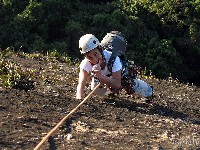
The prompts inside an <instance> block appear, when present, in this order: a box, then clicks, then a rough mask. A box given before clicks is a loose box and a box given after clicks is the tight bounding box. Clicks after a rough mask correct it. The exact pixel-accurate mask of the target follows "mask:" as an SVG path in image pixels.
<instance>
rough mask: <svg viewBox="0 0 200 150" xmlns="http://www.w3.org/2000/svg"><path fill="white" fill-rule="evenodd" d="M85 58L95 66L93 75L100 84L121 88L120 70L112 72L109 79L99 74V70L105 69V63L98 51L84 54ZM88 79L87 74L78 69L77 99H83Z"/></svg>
mask: <svg viewBox="0 0 200 150" xmlns="http://www.w3.org/2000/svg"><path fill="white" fill-rule="evenodd" d="M85 57H86V58H87V59H89V61H90V62H91V63H92V64H93V65H95V67H94V70H93V72H94V75H95V76H96V77H97V78H98V79H99V80H100V82H101V84H106V85H107V87H108V88H113V89H119V88H120V87H121V70H119V71H116V72H113V73H112V75H111V76H110V77H107V76H105V75H102V74H101V70H102V69H104V67H105V65H106V64H105V62H104V60H103V57H102V54H101V53H100V51H99V50H98V49H97V48H95V49H93V50H91V51H89V52H87V53H86V54H85ZM88 77H89V73H88V72H87V71H85V70H83V69H80V72H79V81H78V86H77V93H76V98H77V99H83V97H84V88H85V85H86V81H87V79H88Z"/></svg>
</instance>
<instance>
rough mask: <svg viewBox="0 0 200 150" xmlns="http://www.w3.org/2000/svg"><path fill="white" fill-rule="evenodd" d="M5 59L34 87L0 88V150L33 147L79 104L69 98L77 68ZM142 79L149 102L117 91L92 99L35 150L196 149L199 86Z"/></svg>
mask: <svg viewBox="0 0 200 150" xmlns="http://www.w3.org/2000/svg"><path fill="white" fill-rule="evenodd" d="M9 60H10V61H12V62H14V63H16V64H18V65H20V66H21V67H22V68H24V69H29V70H30V69H32V70H33V74H32V81H34V86H33V85H31V86H30V87H29V84H27V83H24V85H23V83H22V82H21V84H22V85H18V86H16V88H12V89H6V88H4V87H0V101H1V104H0V118H1V126H0V147H1V149H8V150H13V149H33V148H34V147H35V146H36V145H37V144H38V143H39V142H40V141H41V140H42V138H43V137H44V136H45V135H46V134H47V133H48V132H49V131H50V130H51V129H52V128H53V127H54V126H55V125H56V124H57V123H58V122H60V120H61V119H62V118H63V117H64V116H66V115H67V114H68V113H69V112H70V111H71V110H72V109H73V108H75V107H76V106H77V105H78V104H79V103H80V102H81V101H79V100H76V99H75V90H76V86H77V77H78V73H77V68H76V67H74V66H73V65H68V64H67V63H65V62H62V61H58V60H53V59H48V57H43V58H42V57H35V58H29V57H26V56H22V55H16V54H13V55H12V56H11V57H10V58H9ZM143 80H145V81H147V82H148V83H150V84H152V85H153V86H154V90H155V97H154V98H153V101H152V102H150V103H147V102H146V101H145V99H144V98H140V97H137V96H128V95H125V94H123V92H122V93H121V94H120V95H118V96H112V97H111V96H110V97H108V96H107V97H98V96H93V97H92V98H90V100H88V101H87V102H86V103H85V104H83V105H82V106H81V107H80V108H79V109H78V111H77V112H76V113H75V114H73V115H72V116H71V118H69V119H68V120H66V122H64V124H63V125H62V126H60V128H59V129H58V130H56V131H55V132H54V134H52V136H51V137H50V138H49V139H48V140H47V141H46V142H45V143H44V144H43V145H42V147H41V149H50V150H56V149H57V150H65V149H97V150H101V149H113V150H115V149H131V150H132V149H133V150H135V149H136V150H138V149H141V150H143V149H155V150H158V149H159V150H161V149H162V150H171V149H180V150H181V149H191V150H192V149H200V119H199V118H200V100H199V99H200V88H199V87H196V86H190V85H187V84H182V83H180V82H178V81H177V80H172V79H168V80H158V79H154V78H153V79H151V78H148V79H145V78H143ZM30 84H31V83H30ZM86 91H87V94H88V93H89V92H90V91H89V89H86Z"/></svg>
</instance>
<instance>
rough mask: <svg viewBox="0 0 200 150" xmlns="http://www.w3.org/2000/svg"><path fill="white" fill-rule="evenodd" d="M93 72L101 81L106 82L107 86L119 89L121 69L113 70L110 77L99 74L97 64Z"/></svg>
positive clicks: (99, 70)
mask: <svg viewBox="0 0 200 150" xmlns="http://www.w3.org/2000/svg"><path fill="white" fill-rule="evenodd" d="M93 72H94V73H95V76H97V78H98V79H99V80H100V81H101V83H104V84H106V85H107V86H108V87H109V88H110V87H111V88H113V89H119V88H120V87H121V70H119V71H116V72H113V73H112V76H111V77H107V76H104V75H102V74H101V69H100V66H99V65H97V66H95V69H94V71H93Z"/></svg>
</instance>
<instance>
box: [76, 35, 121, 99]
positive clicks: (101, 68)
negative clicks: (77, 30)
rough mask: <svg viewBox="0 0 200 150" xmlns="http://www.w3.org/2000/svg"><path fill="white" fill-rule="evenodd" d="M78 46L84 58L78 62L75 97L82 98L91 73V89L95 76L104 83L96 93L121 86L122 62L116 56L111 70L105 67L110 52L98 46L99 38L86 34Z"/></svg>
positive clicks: (103, 92)
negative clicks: (78, 70)
mask: <svg viewBox="0 0 200 150" xmlns="http://www.w3.org/2000/svg"><path fill="white" fill-rule="evenodd" d="M79 48H80V52H81V54H84V56H85V59H84V60H82V62H81V64H80V72H79V80H78V86H77V93H76V98H77V99H83V97H84V89H85V85H86V81H87V79H88V77H89V76H90V73H92V74H93V78H92V82H91V89H93V88H94V87H95V85H96V82H95V81H96V78H98V80H99V81H100V82H101V83H102V85H105V87H100V88H99V89H98V90H97V91H96V94H98V95H101V96H102V95H105V93H106V92H108V91H109V89H110V90H114V89H120V88H121V70H122V64H121V61H120V58H119V57H116V59H115V61H114V64H113V67H112V72H110V71H109V70H108V68H107V63H108V61H109V58H110V56H111V52H110V51H107V50H104V49H102V48H101V46H100V42H99V40H98V39H97V38H96V37H95V36H94V35H92V34H86V35H84V36H82V37H81V38H80V40H79Z"/></svg>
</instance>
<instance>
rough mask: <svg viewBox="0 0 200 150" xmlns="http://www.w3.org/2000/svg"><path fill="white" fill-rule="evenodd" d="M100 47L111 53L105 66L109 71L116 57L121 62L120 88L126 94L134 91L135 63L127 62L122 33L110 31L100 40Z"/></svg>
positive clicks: (124, 40)
mask: <svg viewBox="0 0 200 150" xmlns="http://www.w3.org/2000/svg"><path fill="white" fill-rule="evenodd" d="M100 45H101V47H103V48H104V49H106V50H108V51H111V52H112V54H111V56H110V59H109V61H108V64H107V67H108V70H109V71H110V72H112V67H113V64H114V61H115V59H116V57H117V56H118V57H119V58H120V60H121V62H122V88H124V89H125V91H126V92H127V93H128V94H132V93H134V90H133V86H134V79H135V78H136V77H137V69H136V65H134V64H133V63H131V62H129V61H128V59H127V57H126V54H125V53H126V46H127V41H126V39H125V37H124V35H123V34H122V33H121V32H119V31H111V32H110V33H107V35H106V36H105V37H104V38H103V40H102V41H101V44H100Z"/></svg>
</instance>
